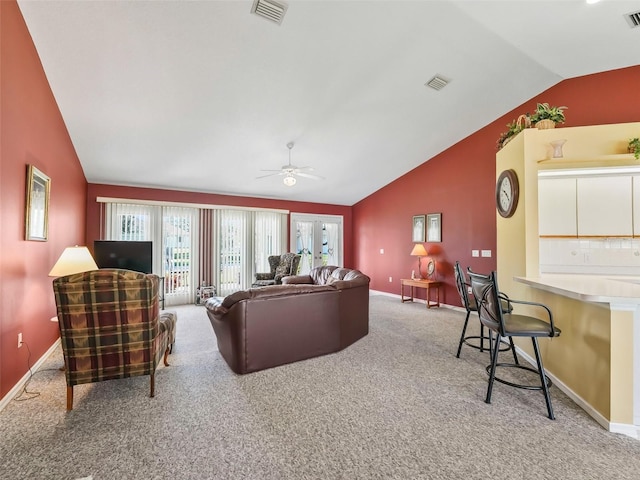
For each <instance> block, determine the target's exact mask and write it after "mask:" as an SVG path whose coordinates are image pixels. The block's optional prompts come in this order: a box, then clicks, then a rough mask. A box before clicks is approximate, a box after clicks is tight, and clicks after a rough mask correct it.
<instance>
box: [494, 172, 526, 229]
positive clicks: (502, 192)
mask: <svg viewBox="0 0 640 480" xmlns="http://www.w3.org/2000/svg"><path fill="white" fill-rule="evenodd" d="M519 193H520V187H519V185H518V176H517V175H516V172H515V170H512V169H509V170H505V171H504V172H502V173H501V174H500V176H499V177H498V183H497V184H496V208H497V209H498V213H499V214H500V215H501V216H503V217H504V218H509V217H511V216H512V215H513V214H514V213H515V211H516V208H518V194H519Z"/></svg>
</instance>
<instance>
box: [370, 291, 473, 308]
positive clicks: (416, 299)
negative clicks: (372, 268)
mask: <svg viewBox="0 0 640 480" xmlns="http://www.w3.org/2000/svg"><path fill="white" fill-rule="evenodd" d="M373 295H383V296H385V297H393V298H397V299H398V300H401V299H402V297H401V296H400V295H398V294H397V293H389V292H383V291H381V290H369V296H373ZM413 302H414V303H422V304H425V305H426V303H427V301H426V300H423V299H421V298H414V299H413ZM431 308H434V307H431ZM435 308H438V307H435ZM440 308H450V309H452V310H457V311H459V312H463V313H467V311H466V310H465V309H464V308H462V307H458V306H456V305H449V304H446V303H442V302H440Z"/></svg>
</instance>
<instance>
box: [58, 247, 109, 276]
mask: <svg viewBox="0 0 640 480" xmlns="http://www.w3.org/2000/svg"><path fill="white" fill-rule="evenodd" d="M89 270H98V265H96V262H95V260H94V259H93V257H92V256H91V253H90V252H89V249H88V248H87V247H78V246H77V245H76V246H75V247H67V248H65V249H64V252H62V255H60V258H59V259H58V261H57V262H56V264H55V265H54V266H53V268H52V269H51V271H50V272H49V276H50V277H64V276H65V275H72V274H74V273H80V272H88V271H89Z"/></svg>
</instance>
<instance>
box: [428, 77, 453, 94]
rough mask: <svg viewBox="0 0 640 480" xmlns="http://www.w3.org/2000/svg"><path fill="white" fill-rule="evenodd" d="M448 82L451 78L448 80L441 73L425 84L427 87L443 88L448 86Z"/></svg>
mask: <svg viewBox="0 0 640 480" xmlns="http://www.w3.org/2000/svg"><path fill="white" fill-rule="evenodd" d="M448 83H449V80H447V79H446V78H443V77H441V76H439V75H436V76H435V77H433V78H432V79H431V80H429V81H428V82H427V83H425V85H426V86H427V87H431V88H433V89H434V90H442V89H443V88H444V87H446V86H447V84H448Z"/></svg>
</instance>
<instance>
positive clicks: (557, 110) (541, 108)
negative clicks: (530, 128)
mask: <svg viewBox="0 0 640 480" xmlns="http://www.w3.org/2000/svg"><path fill="white" fill-rule="evenodd" d="M566 109H567V107H551V106H549V104H548V103H539V104H538V106H537V107H536V111H535V112H534V113H533V115H532V116H531V122H532V123H533V124H534V125H535V126H536V127H537V128H538V129H546V128H555V126H556V123H564V121H565V118H564V112H563V110H566Z"/></svg>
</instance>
